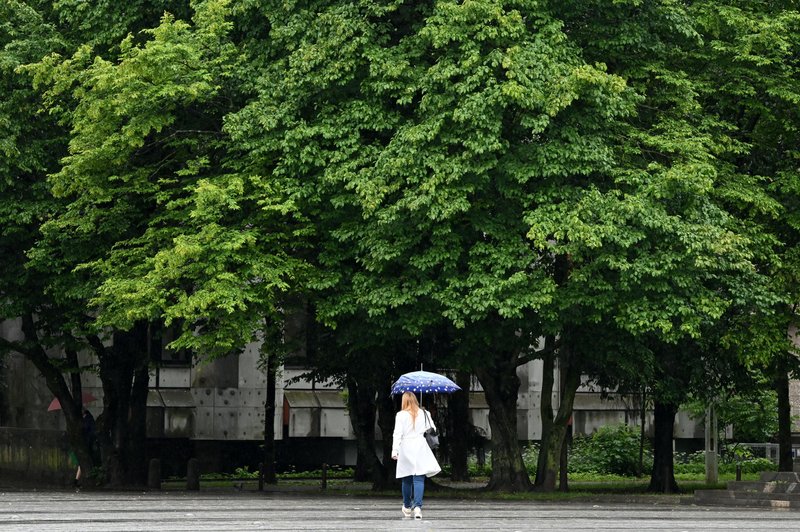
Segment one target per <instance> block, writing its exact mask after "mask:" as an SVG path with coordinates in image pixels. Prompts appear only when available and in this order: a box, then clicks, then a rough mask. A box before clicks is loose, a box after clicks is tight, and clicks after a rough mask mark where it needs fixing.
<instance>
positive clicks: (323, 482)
mask: <svg viewBox="0 0 800 532" xmlns="http://www.w3.org/2000/svg"><path fill="white" fill-rule="evenodd" d="M320 487H321V488H322V489H327V488H328V464H322V479H321V480H320Z"/></svg>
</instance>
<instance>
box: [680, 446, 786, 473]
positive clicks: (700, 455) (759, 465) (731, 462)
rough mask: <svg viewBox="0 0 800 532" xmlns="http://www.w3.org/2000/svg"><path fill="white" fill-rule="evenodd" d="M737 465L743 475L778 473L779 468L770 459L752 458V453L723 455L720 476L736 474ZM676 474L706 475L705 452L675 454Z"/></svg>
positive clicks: (719, 468)
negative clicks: (766, 472)
mask: <svg viewBox="0 0 800 532" xmlns="http://www.w3.org/2000/svg"><path fill="white" fill-rule="evenodd" d="M737 465H738V466H739V467H741V471H742V473H746V474H753V473H759V472H761V471H777V469H778V466H777V464H775V463H774V462H773V461H772V460H770V459H769V458H760V457H755V456H752V453H747V452H745V453H744V454H739V455H735V454H734V453H727V454H722V455H721V456H720V460H719V463H718V466H717V467H718V470H719V473H720V474H734V473H736V468H737ZM674 466H675V473H676V474H685V475H690V474H691V475H705V471H706V459H705V452H704V451H696V452H693V453H675V464H674Z"/></svg>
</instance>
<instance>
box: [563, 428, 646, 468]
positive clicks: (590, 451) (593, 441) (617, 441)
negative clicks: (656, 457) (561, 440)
mask: <svg viewBox="0 0 800 532" xmlns="http://www.w3.org/2000/svg"><path fill="white" fill-rule="evenodd" d="M639 443H640V438H639V431H638V430H637V429H636V428H635V427H631V426H629V425H617V426H605V427H600V428H599V429H598V430H597V431H596V432H595V433H593V434H592V435H591V436H588V437H578V438H575V439H574V440H573V443H572V447H571V449H570V455H569V470H570V472H575V473H590V472H594V473H600V474H612V475H621V476H628V477H631V476H636V475H637V472H638V471H639ZM652 465H653V453H652V450H651V449H650V443H649V442H648V441H645V448H644V463H643V466H642V469H641V470H642V472H643V473H644V474H647V473H648V472H649V471H650V469H651V468H652Z"/></svg>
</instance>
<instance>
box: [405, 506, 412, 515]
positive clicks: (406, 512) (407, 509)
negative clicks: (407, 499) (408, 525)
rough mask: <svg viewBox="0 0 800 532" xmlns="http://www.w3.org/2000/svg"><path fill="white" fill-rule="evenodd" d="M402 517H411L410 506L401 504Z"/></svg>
mask: <svg viewBox="0 0 800 532" xmlns="http://www.w3.org/2000/svg"><path fill="white" fill-rule="evenodd" d="M403 517H411V508H406V507H405V506H403Z"/></svg>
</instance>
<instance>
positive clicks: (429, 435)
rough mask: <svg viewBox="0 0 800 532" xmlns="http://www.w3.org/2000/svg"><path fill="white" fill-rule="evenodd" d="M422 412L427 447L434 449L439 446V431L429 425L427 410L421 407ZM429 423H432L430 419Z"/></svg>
mask: <svg viewBox="0 0 800 532" xmlns="http://www.w3.org/2000/svg"><path fill="white" fill-rule="evenodd" d="M422 413H423V414H424V415H425V441H426V442H428V447H430V448H431V450H432V451H435V450H436V448H437V447H439V433H438V432H437V431H436V429H435V428H433V427H431V426H429V424H428V411H427V410H425V409H424V408H423V409H422ZM430 425H433V421H431V423H430Z"/></svg>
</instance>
